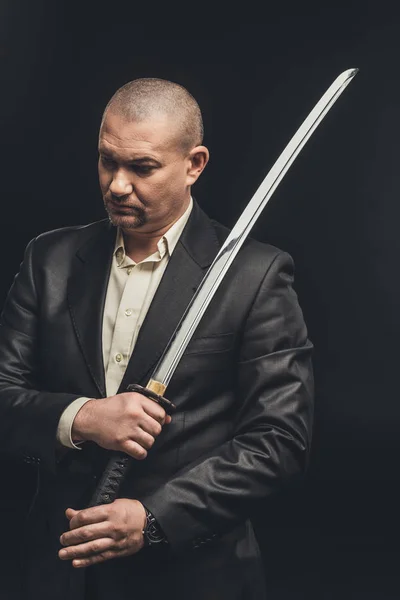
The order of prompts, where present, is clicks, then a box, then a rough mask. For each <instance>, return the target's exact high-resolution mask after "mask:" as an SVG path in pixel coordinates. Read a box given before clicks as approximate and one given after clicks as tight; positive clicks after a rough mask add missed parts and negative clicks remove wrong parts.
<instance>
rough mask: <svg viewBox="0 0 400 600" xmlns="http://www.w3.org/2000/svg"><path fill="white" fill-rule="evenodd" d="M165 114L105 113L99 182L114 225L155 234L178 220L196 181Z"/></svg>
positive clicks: (101, 131) (101, 134) (100, 142)
mask: <svg viewBox="0 0 400 600" xmlns="http://www.w3.org/2000/svg"><path fill="white" fill-rule="evenodd" d="M175 131H176V129H174V127H173V124H171V122H168V119H167V118H166V117H165V116H163V115H160V116H154V117H152V118H151V119H149V120H146V121H142V122H128V121H126V120H124V119H123V118H122V117H120V116H118V115H116V114H112V113H108V114H107V116H106V118H105V120H104V122H103V125H102V128H101V130H100V136H99V180H100V187H101V191H102V194H103V200H104V206H105V208H106V211H107V213H108V215H109V218H110V220H111V222H112V224H113V225H116V226H119V227H121V228H122V229H126V230H129V229H139V230H140V231H143V232H153V231H157V230H159V229H162V228H163V227H165V226H167V225H169V224H171V223H172V222H174V221H176V220H177V219H178V218H179V217H180V216H181V214H183V212H184V211H185V209H186V207H187V205H188V202H189V199H190V185H191V184H192V183H193V182H194V181H195V179H197V177H198V175H199V174H200V173H198V174H197V175H195V174H194V173H193V160H192V157H191V155H190V153H188V155H185V154H184V153H183V151H182V149H181V148H180V146H179V144H178V140H177V136H176V135H174V132H175Z"/></svg>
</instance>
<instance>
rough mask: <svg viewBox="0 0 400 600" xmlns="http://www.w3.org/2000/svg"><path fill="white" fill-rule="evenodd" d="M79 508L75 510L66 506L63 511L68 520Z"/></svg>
mask: <svg viewBox="0 0 400 600" xmlns="http://www.w3.org/2000/svg"><path fill="white" fill-rule="evenodd" d="M78 512H79V510H75V509H74V508H67V510H66V511H65V516H66V517H67V519H68V520H71V519H72V518H73V517H74V516H75V515H77V514H78Z"/></svg>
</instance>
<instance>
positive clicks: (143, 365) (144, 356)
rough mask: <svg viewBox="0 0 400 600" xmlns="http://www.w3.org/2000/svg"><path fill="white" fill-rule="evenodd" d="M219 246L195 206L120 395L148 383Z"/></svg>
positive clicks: (146, 322)
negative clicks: (135, 386) (130, 388)
mask: <svg viewBox="0 0 400 600" xmlns="http://www.w3.org/2000/svg"><path fill="white" fill-rule="evenodd" d="M219 247H220V244H219V242H218V240H217V237H216V234H215V230H214V228H213V226H212V224H211V221H210V220H209V219H208V217H207V216H206V215H205V214H204V213H203V211H202V210H201V209H200V208H199V206H198V205H197V203H194V206H193V210H192V214H191V215H190V218H189V221H188V223H187V224H186V227H185V229H184V231H183V233H182V235H181V238H180V240H179V242H178V244H177V246H176V248H175V250H174V252H173V253H172V256H171V258H170V260H169V263H168V266H167V268H166V270H165V273H164V275H163V278H162V280H161V282H160V285H159V287H158V289H157V292H156V294H155V296H154V299H153V301H152V303H151V306H150V309H149V311H148V313H147V315H146V318H145V320H144V322H143V325H142V327H141V330H140V332H139V336H138V339H137V342H136V345H135V348H134V351H133V353H132V356H131V359H130V361H129V364H128V367H127V369H126V372H125V375H124V378H123V380H122V382H121V385H120V388H119V391H120V392H122V391H124V390H125V389H126V387H127V386H128V385H129V384H130V383H141V384H147V379H148V378H149V376H150V374H151V369H152V368H154V366H155V365H156V363H157V361H158V359H159V358H160V357H161V354H162V352H163V351H164V349H165V346H166V345H167V343H168V341H169V339H170V337H171V336H172V334H173V332H174V330H175V328H176V326H177V325H178V323H179V321H180V319H181V317H182V316H183V313H184V312H185V309H186V307H187V305H188V304H189V302H190V300H191V299H192V296H193V294H194V292H195V290H196V288H197V287H198V285H199V283H200V281H201V280H202V278H203V277H204V275H205V273H206V271H207V268H208V267H209V266H210V264H211V263H212V261H213V259H214V258H215V255H216V254H217V252H218V250H219Z"/></svg>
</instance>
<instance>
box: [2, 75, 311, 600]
mask: <svg viewBox="0 0 400 600" xmlns="http://www.w3.org/2000/svg"><path fill="white" fill-rule="evenodd" d="M202 138H203V125H202V119H201V113H200V109H199V107H198V105H197V103H196V101H195V100H194V98H193V97H192V96H191V95H190V94H189V93H188V92H187V91H186V90H185V89H184V88H182V87H181V86H179V85H177V84H175V83H171V82H168V81H164V80H159V79H139V80H135V81H133V82H130V83H128V84H126V85H125V86H123V87H122V88H121V89H119V90H118V91H117V92H116V94H115V95H114V96H113V98H112V99H111V100H110V102H109V104H108V105H107V107H106V110H105V113H104V116H103V120H102V123H101V127H100V135H99V179H100V187H101V191H102V194H103V199H104V205H105V208H106V211H107V213H108V217H109V218H108V219H105V220H103V221H100V222H96V223H92V224H90V225H87V226H85V227H68V228H64V229H59V230H56V231H51V232H48V233H45V234H43V235H40V236H38V237H37V238H36V239H35V240H33V241H31V242H30V244H29V245H28V247H27V249H26V252H25V258H24V261H23V263H22V265H21V269H20V272H19V274H18V276H17V277H16V279H15V281H14V284H13V286H12V288H11V290H10V292H9V295H8V298H7V301H6V304H5V307H4V310H3V314H2V326H1V328H0V335H1V337H0V440H1V442H0V444H1V447H2V448H3V449H6V450H7V451H8V452H10V451H11V452H13V453H14V455H16V456H21V457H24V458H25V460H26V461H28V462H31V463H35V464H36V465H37V468H38V473H39V483H38V489H37V494H36V496H35V499H34V502H33V506H32V508H31V511H30V515H29V525H28V530H27V536H26V540H25V542H24V545H25V547H24V549H25V561H26V564H25V567H26V572H25V574H24V589H23V592H22V597H23V598H24V600H27V599H29V598H41V600H47V599H49V600H50V599H51V600H54V599H55V598H57V599H58V598H63V599H64V598H65V599H68V600H69V599H71V600H72V599H74V600H83V598H86V599H88V598H91V599H96V600H103V599H107V600H110V598H112V599H113V600H114V599H115V600H125V599H128V598H129V599H130V598H140V597H146V598H160V597H161V595H162V596H163V597H167V598H169V597H171V598H175V599H176V600H179V599H182V600H183V599H185V600H187V599H188V598H191V599H193V600H200V599H207V600H213V599H218V600H224V599H225V598H227V599H228V598H229V599H230V600H232V599H236V598H237V599H239V598H246V600H249V599H252V598H254V599H257V600H260V599H262V598H264V583H263V572H262V567H261V560H260V556H259V551H258V547H257V543H256V540H255V537H254V532H253V530H252V527H251V524H250V521H249V517H251V515H252V513H253V511H254V510H255V508H257V509H262V508H264V510H266V511H268V502H267V500H268V497H269V496H270V495H271V494H272V493H274V492H276V491H277V490H279V489H280V488H282V486H284V485H286V484H287V483H288V482H290V481H291V480H292V478H293V477H295V476H297V475H299V474H301V473H303V472H304V469H305V467H306V463H307V456H308V452H309V444H310V428H311V419H312V369H311V363H310V354H311V347H312V346H311V344H310V342H309V341H308V340H307V332H306V327H305V324H304V322H303V317H302V313H301V310H300V308H299V306H298V302H297V298H296V294H295V293H294V291H293V289H292V278H293V264H292V260H291V258H290V257H289V256H288V255H287V254H285V253H283V252H281V251H279V250H278V249H276V248H274V247H272V246H269V245H264V244H260V243H258V242H255V241H251V240H248V241H247V242H246V243H245V245H244V246H243V248H242V249H241V251H240V253H239V255H238V256H237V258H236V259H235V261H234V263H233V264H232V266H231V267H230V269H229V271H228V273H227V275H226V277H225V279H224V281H223V283H222V284H221V286H220V288H219V290H218V292H217V294H216V296H215V297H214V298H213V300H212V303H211V304H210V306H209V308H208V309H207V312H206V314H205V315H204V317H203V319H202V321H201V323H200V325H199V327H198V329H197V330H196V332H195V335H194V337H193V338H192V340H191V342H190V343H189V345H188V348H187V351H186V352H185V355H184V357H183V358H182V360H181V362H180V364H179V366H178V368H177V370H176V372H175V374H174V376H173V378H172V380H171V383H170V385H169V387H168V394H167V395H168V397H169V398H170V399H171V400H172V401H173V402H174V403H175V404H176V406H177V411H176V413H174V414H173V416H172V419H171V418H170V417H169V416H167V415H166V413H165V412H164V410H163V409H162V408H161V406H159V405H158V404H156V403H155V402H154V401H153V400H151V399H149V398H147V397H146V396H143V395H141V394H137V393H126V392H124V390H126V387H127V385H128V384H129V383H141V384H142V385H146V383H147V381H148V378H149V375H150V374H151V372H152V368H153V367H154V366H155V364H156V362H157V360H158V359H159V357H160V355H161V353H162V351H163V349H164V347H165V345H166V343H167V342H168V339H169V338H170V336H171V334H172V333H173V331H174V328H175V326H176V325H177V323H178V321H179V320H180V317H181V316H182V314H183V312H184V310H185V308H186V306H187V304H188V303H189V301H190V299H191V297H192V295H193V293H194V291H195V289H196V287H197V286H198V285H199V283H200V281H201V279H202V278H203V276H204V274H205V273H206V271H207V268H208V267H209V266H210V264H211V262H212V260H213V258H214V257H215V255H216V254H217V252H218V249H219V248H220V246H221V244H222V243H223V240H224V239H225V237H226V236H227V230H226V229H225V228H224V227H222V226H221V225H219V224H217V223H215V222H212V221H211V220H210V219H209V218H208V217H207V216H206V215H205V214H204V213H203V212H202V210H201V209H200V208H199V206H198V205H197V203H196V202H194V201H193V199H192V197H191V187H192V185H193V184H194V183H195V182H196V180H197V179H198V177H199V176H200V175H201V173H202V171H203V169H204V168H205V166H206V164H207V161H208V157H209V153H208V150H207V148H206V147H205V146H203V145H202ZM109 450H122V451H123V452H125V453H127V454H129V455H131V456H132V457H133V458H134V459H136V460H135V461H134V465H133V467H132V469H131V471H130V473H129V475H128V477H127V479H126V481H125V482H124V483H123V485H122V487H121V489H120V492H119V497H118V499H117V500H115V501H114V502H113V503H111V504H108V505H103V506H97V507H93V508H85V507H86V506H87V505H88V503H89V500H90V498H91V495H92V493H93V491H94V489H95V487H96V484H97V482H98V478H99V476H100V475H101V473H102V470H103V469H104V466H105V464H106V462H107V459H108V457H109Z"/></svg>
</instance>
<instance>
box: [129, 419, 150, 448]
mask: <svg viewBox="0 0 400 600" xmlns="http://www.w3.org/2000/svg"><path fill="white" fill-rule="evenodd" d="M154 422H155V421H154ZM134 437H135V440H134V441H135V442H137V443H138V444H139V446H142V448H144V449H145V450H150V448H151V447H152V445H153V444H154V442H155V438H154V437H153V436H152V435H150V433H147V431H146V430H145V429H143V428H142V427H138V428H137V429H136V432H135V434H134Z"/></svg>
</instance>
